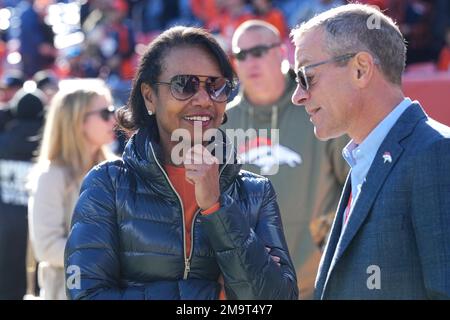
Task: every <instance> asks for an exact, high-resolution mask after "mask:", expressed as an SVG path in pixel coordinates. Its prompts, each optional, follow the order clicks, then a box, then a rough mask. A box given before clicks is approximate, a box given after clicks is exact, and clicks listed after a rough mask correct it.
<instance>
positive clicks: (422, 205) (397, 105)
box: [292, 4, 450, 299]
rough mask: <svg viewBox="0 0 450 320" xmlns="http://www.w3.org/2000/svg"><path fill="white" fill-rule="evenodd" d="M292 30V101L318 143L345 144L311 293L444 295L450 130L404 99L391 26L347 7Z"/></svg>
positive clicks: (367, 10)
mask: <svg viewBox="0 0 450 320" xmlns="http://www.w3.org/2000/svg"><path fill="white" fill-rule="evenodd" d="M292 34H293V39H294V43H295V46H296V52H295V67H296V71H297V81H298V86H297V89H296V91H295V93H294V95H293V97H292V100H293V102H294V103H296V104H298V105H304V106H305V108H306V111H307V112H308V114H309V115H310V120H311V121H312V123H313V124H314V132H315V135H316V136H317V137H318V138H319V139H322V140H327V139H330V138H335V137H338V136H341V135H343V134H345V133H346V134H348V135H349V136H350V137H351V139H352V140H351V141H350V143H349V144H348V145H347V146H346V147H345V148H344V150H343V156H344V158H345V159H346V160H347V162H348V163H349V164H350V166H351V171H350V173H349V176H348V178H347V182H346V185H345V187H344V190H343V193H342V196H341V200H340V204H339V207H338V211H337V214H336V218H335V220H334V223H333V227H332V231H331V234H330V236H329V239H328V243H327V246H326V248H325V252H324V254H323V256H322V260H321V263H320V267H319V272H318V276H317V279H316V288H315V297H316V298H317V299H450V128H448V127H446V126H444V125H442V124H440V123H438V122H436V121H434V120H432V119H430V118H429V117H428V116H427V115H426V114H425V112H424V111H423V109H422V107H421V106H420V104H419V103H418V102H417V101H414V102H413V101H411V100H410V99H409V98H405V97H404V95H403V93H402V90H401V76H402V73H403V70H404V65H405V54H406V47H405V42H404V39H403V36H402V34H401V33H400V31H399V29H398V27H397V26H396V25H395V23H394V22H393V21H392V20H391V19H390V18H388V17H387V16H385V15H384V14H382V13H381V12H380V11H378V10H376V9H374V8H372V7H369V6H366V5H361V4H349V5H345V6H341V7H338V8H335V9H331V10H329V11H327V12H324V13H322V14H320V15H318V16H316V17H314V18H312V19H311V20H309V21H308V22H306V23H305V24H303V25H301V26H300V27H299V28H297V29H295V30H294V31H293V33H292ZM300 281H301V279H300Z"/></svg>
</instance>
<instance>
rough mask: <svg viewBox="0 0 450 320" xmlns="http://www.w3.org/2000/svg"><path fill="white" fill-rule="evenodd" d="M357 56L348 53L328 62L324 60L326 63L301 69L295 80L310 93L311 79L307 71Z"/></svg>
mask: <svg viewBox="0 0 450 320" xmlns="http://www.w3.org/2000/svg"><path fill="white" fill-rule="evenodd" d="M355 55H356V53H347V54H343V55H342V56H337V57H333V58H331V59H328V60H324V61H320V62H317V63H314V64H310V65H307V66H303V67H300V69H299V70H298V72H297V77H296V78H295V81H296V82H297V83H298V85H299V86H300V87H301V88H302V89H303V90H304V91H308V90H309V88H310V82H311V77H309V76H307V75H306V70H307V69H311V68H315V67H318V66H321V65H323V64H326V63H330V62H338V61H343V60H347V59H350V58H353V57H354V56H355Z"/></svg>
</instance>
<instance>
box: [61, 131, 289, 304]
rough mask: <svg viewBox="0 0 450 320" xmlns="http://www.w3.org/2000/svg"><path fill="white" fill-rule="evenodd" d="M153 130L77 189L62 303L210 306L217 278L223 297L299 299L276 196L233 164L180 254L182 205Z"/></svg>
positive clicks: (141, 133) (224, 172)
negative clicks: (215, 207)
mask: <svg viewBox="0 0 450 320" xmlns="http://www.w3.org/2000/svg"><path fill="white" fill-rule="evenodd" d="M151 127H152V126H151ZM153 128H154V129H153V130H152V129H145V130H140V131H139V132H138V133H137V134H135V135H134V136H133V137H132V138H131V139H130V141H129V142H128V144H127V146H126V148H125V152H124V155H123V160H117V161H114V162H106V163H103V164H100V165H99V166H97V167H95V168H94V169H93V170H91V172H90V173H89V174H88V175H87V177H86V178H85V180H84V182H83V185H82V187H81V195H80V199H79V201H78V203H77V205H76V208H75V212H74V216H73V220H72V229H71V233H70V236H69V239H68V242H67V245H66V251H65V267H66V272H67V273H66V278H67V280H68V284H67V295H68V297H69V299H217V298H218V294H219V290H220V285H218V282H217V280H218V278H219V276H220V275H221V274H222V275H223V278H224V283H225V292H226V295H227V298H228V299H297V296H298V289H297V282H296V275H295V270H294V268H293V266H292V262H291V259H290V257H289V253H288V250H287V246H286V242H285V239H284V235H283V228H282V224H281V220H280V214H279V211H278V205H277V203H276V196H275V192H274V190H273V188H272V186H271V184H270V182H269V181H268V180H267V179H266V178H264V177H260V176H257V175H255V174H252V173H249V172H245V171H240V166H239V165H237V164H225V165H223V166H221V167H220V170H221V174H220V187H221V191H222V195H221V198H220V204H221V208H220V209H219V211H217V212H215V213H213V214H210V215H207V216H202V215H201V214H197V215H196V216H195V217H194V220H193V231H192V232H191V234H192V239H191V243H192V245H191V247H192V249H191V251H192V253H191V255H190V253H185V250H184V246H185V244H184V222H183V220H184V219H183V209H182V205H181V202H180V200H179V198H178V196H177V194H176V192H175V191H174V189H173V188H172V187H171V184H170V183H169V180H168V177H167V175H166V173H165V171H163V169H162V166H161V161H160V157H159V155H160V154H161V150H160V146H159V145H158V143H157V142H156V141H158V138H157V134H156V127H155V126H153ZM265 247H270V248H272V251H271V254H272V255H275V256H278V257H280V258H281V262H280V263H281V266H278V265H277V264H276V263H275V262H274V261H273V260H272V258H271V257H270V256H269V254H268V252H267V251H266V249H265ZM78 275H81V277H78V278H77V276H78ZM77 280H80V281H78V282H77Z"/></svg>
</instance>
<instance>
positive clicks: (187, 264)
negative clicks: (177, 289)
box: [150, 143, 192, 279]
mask: <svg viewBox="0 0 450 320" xmlns="http://www.w3.org/2000/svg"><path fill="white" fill-rule="evenodd" d="M150 148H151V149H152V153H153V157H154V158H155V161H156V164H157V165H158V167H159V169H160V170H161V172H162V173H163V174H164V176H165V177H166V179H167V182H168V183H169V185H170V187H171V188H172V190H173V192H175V194H176V196H177V198H178V201H179V202H180V206H181V218H182V219H181V220H182V221H183V256H184V275H183V279H187V276H188V274H189V272H190V270H191V267H190V261H189V259H188V257H187V256H186V234H185V230H186V223H185V222H184V207H183V201H182V200H181V197H180V195H179V194H178V192H177V190H175V187H174V186H173V184H172V182H170V179H169V177H168V176H167V174H166V172H165V171H164V169H163V167H162V166H161V164H160V163H159V161H158V159H157V158H156V155H155V151H154V150H153V145H152V144H151V143H150ZM191 247H192V243H191Z"/></svg>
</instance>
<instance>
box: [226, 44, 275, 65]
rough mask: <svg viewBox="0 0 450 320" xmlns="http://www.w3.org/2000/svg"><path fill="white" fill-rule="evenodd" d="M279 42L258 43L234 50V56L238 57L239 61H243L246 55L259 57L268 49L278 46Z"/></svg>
mask: <svg viewBox="0 0 450 320" xmlns="http://www.w3.org/2000/svg"><path fill="white" fill-rule="evenodd" d="M280 45H281V43H273V44H270V45H267V46H266V45H259V46H255V47H252V48H249V49H245V50H240V51H237V52H234V57H235V58H236V59H238V60H239V61H244V60H245V59H247V55H251V56H252V57H255V58H260V57H262V56H263V55H265V54H266V53H267V52H268V51H269V50H270V49H272V48H275V47H278V46H280Z"/></svg>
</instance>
